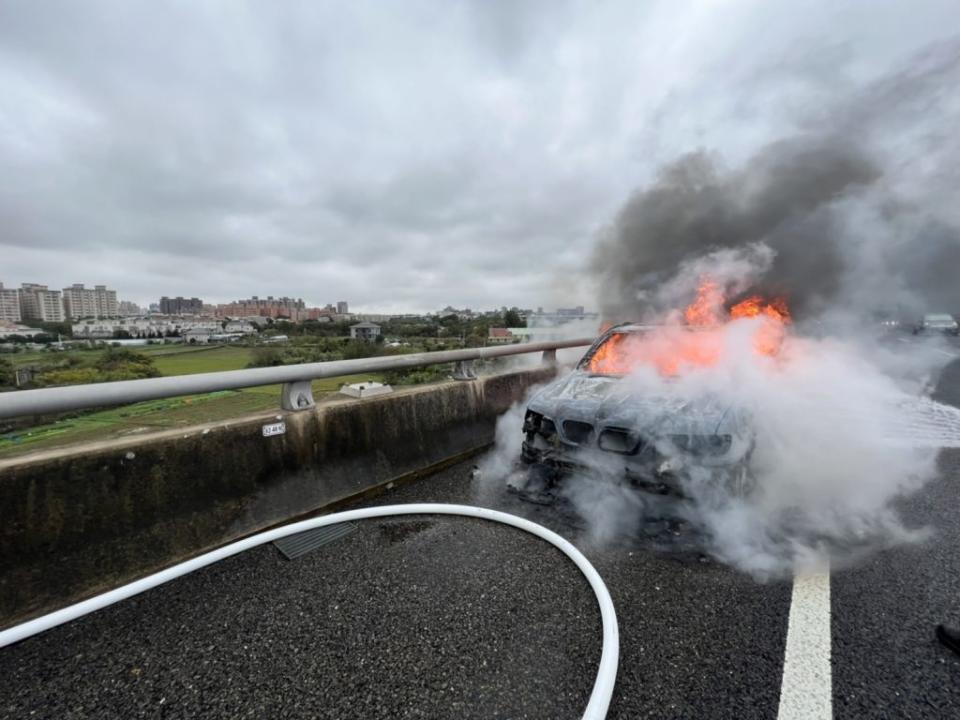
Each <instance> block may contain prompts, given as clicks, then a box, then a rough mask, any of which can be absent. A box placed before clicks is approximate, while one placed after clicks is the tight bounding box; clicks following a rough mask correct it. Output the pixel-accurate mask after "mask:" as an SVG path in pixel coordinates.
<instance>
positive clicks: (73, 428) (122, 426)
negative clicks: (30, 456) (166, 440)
mask: <svg viewBox="0 0 960 720" xmlns="http://www.w3.org/2000/svg"><path fill="white" fill-rule="evenodd" d="M135 349H136V350H137V351H138V352H143V353H144V354H146V355H150V356H151V357H152V358H153V359H154V364H155V365H156V367H157V369H158V370H159V371H160V372H161V373H162V374H163V375H187V374H190V373H203V372H216V371H219V370H239V369H241V368H245V367H246V366H247V363H248V362H249V361H250V356H251V352H252V351H251V349H250V348H246V347H236V346H228V347H224V346H213V347H210V346H203V347H198V348H193V347H190V348H187V347H183V346H170V345H156V346H146V347H144V348H139V347H138V348H135ZM73 352H76V353H77V355H79V356H80V357H81V358H82V364H84V365H87V364H91V363H93V362H94V361H95V360H96V358H97V356H98V353H94V352H82V351H73ZM64 354H66V353H18V354H16V355H14V356H12V358H15V364H16V365H18V366H23V365H30V364H40V363H46V362H51V361H56V360H57V359H58V357H60V356H62V355H64ZM30 356H39V358H38V357H32V358H31V357H30ZM380 379H381V378H380V377H379V376H377V375H354V376H347V377H340V378H329V379H324V380H315V381H314V382H313V393H314V397H315V398H316V399H317V401H318V402H319V401H321V400H322V399H323V397H324V396H330V395H332V394H333V393H336V392H337V391H338V390H339V389H340V386H341V385H343V384H345V383H353V382H361V381H364V380H380ZM279 407H280V386H279V385H266V386H263V387H256V388H247V389H244V390H229V391H223V392H216V393H208V394H205V395H190V396H186V397H180V398H168V399H164V400H151V401H148V402H142V403H137V404H135V405H127V406H123V407H119V408H111V409H109V410H101V411H98V412H93V413H88V414H81V415H79V416H78V417H75V418H68V419H63V420H60V421H57V422H55V423H52V424H49V425H42V426H37V427H32V428H28V429H25V430H17V431H16V432H12V433H7V434H6V435H0V457H11V456H14V455H21V454H24V453H29V452H34V451H37V450H45V449H49V448H53V447H59V446H63V445H74V444H80V443H87V442H93V441H97V440H105V439H109V438H118V437H128V436H134V435H139V434H143V433H150V432H157V431H162V430H170V429H174V428H179V427H190V426H192V425H200V424H203V423H211V422H222V421H224V420H229V419H231V418H236V417H241V416H243V415H247V414H250V413H259V412H269V411H271V410H278V409H279Z"/></svg>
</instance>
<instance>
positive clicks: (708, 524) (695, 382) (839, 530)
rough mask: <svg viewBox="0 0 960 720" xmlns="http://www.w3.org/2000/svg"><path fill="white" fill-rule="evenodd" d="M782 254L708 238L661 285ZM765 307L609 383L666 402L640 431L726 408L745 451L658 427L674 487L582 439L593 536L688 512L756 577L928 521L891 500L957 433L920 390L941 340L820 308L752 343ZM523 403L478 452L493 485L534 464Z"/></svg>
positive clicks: (904, 536) (582, 498) (663, 344)
mask: <svg viewBox="0 0 960 720" xmlns="http://www.w3.org/2000/svg"><path fill="white" fill-rule="evenodd" d="M773 259H774V254H773V251H772V250H770V249H769V248H768V247H765V246H763V245H762V244H757V245H752V246H748V247H746V248H740V249H726V250H722V251H719V252H713V253H708V254H707V255H705V256H703V257H700V258H697V259H695V260H693V261H690V262H687V263H684V264H683V265H682V266H681V267H680V268H679V270H678V272H677V273H676V275H675V276H674V277H672V278H670V279H669V280H668V281H666V282H665V283H664V284H663V285H662V288H661V290H662V293H661V295H660V298H661V299H663V298H670V299H672V300H673V301H674V305H675V306H680V307H682V304H683V302H682V300H683V301H687V302H688V301H689V300H690V299H691V298H692V297H693V296H694V295H695V288H696V283H697V281H698V279H699V277H701V276H702V275H703V274H704V273H705V272H709V274H710V276H711V278H713V279H715V280H716V281H718V282H719V283H720V285H721V286H722V287H724V288H725V289H726V290H727V291H728V292H731V293H737V292H741V291H742V290H744V289H746V288H748V287H750V286H751V285H752V284H753V283H754V282H756V281H757V279H760V278H762V277H763V274H764V272H765V271H766V270H767V269H768V268H769V267H770V266H771V263H772V261H773ZM681 299H682V300H681ZM840 315H841V316H842V317H843V319H844V320H846V319H848V318H846V317H845V316H843V315H842V313H841V314H840ZM765 322H768V321H767V320H766V319H764V318H762V317H755V318H743V319H738V320H734V321H731V322H729V323H727V324H726V325H723V326H722V327H721V328H719V329H711V330H708V331H706V333H704V334H703V337H704V338H708V339H709V341H710V342H711V343H714V345H715V347H716V348H717V349H718V355H717V361H716V362H714V363H712V364H707V365H706V366H701V365H691V366H685V367H682V368H681V372H679V373H677V374H675V375H664V374H662V373H660V372H658V371H657V370H656V369H654V368H653V367H652V366H650V365H641V366H640V367H638V368H637V369H636V370H635V371H634V372H633V373H632V374H630V375H629V376H627V377H624V378H623V379H622V380H620V381H619V382H615V383H612V384H611V387H612V388H613V390H612V393H613V395H615V396H616V397H617V398H619V399H621V400H622V401H624V402H626V403H633V404H634V405H636V404H638V403H646V404H648V405H650V406H651V407H656V408H659V412H660V413H661V416H660V418H659V419H658V421H657V422H658V426H657V427H655V428H653V430H652V431H651V429H650V428H649V427H648V426H645V427H643V428H640V427H638V428H635V430H637V432H638V433H639V432H641V431H642V432H645V433H651V432H653V433H654V434H655V433H656V432H657V431H658V430H659V432H660V433H662V434H663V435H664V436H667V435H669V434H675V433H678V432H679V433H683V432H684V426H683V424H684V423H685V422H687V420H686V418H688V417H689V416H690V414H691V412H693V414H695V413H696V408H698V407H700V406H703V405H705V404H710V405H711V406H712V407H720V408H723V409H724V414H725V416H727V417H729V418H736V419H737V421H736V422H733V423H732V425H733V427H735V428H736V427H739V428H740V430H737V431H735V432H734V433H733V435H732V442H731V446H730V449H729V450H728V451H726V454H725V455H724V456H723V458H726V460H734V461H737V462H732V463H730V464H726V462H725V461H724V460H723V458H720V459H717V458H709V459H706V460H704V459H702V458H701V459H699V460H697V459H692V456H691V455H689V454H687V453H686V452H684V451H680V450H678V449H677V448H676V447H675V446H672V445H671V444H670V443H669V442H661V441H659V440H658V441H657V449H658V451H659V452H660V453H661V454H662V456H663V457H664V458H666V459H667V460H669V461H670V462H671V463H673V466H674V474H675V476H676V477H677V478H678V481H679V484H680V486H681V488H682V491H683V493H684V495H685V496H686V500H681V501H676V500H670V501H668V500H665V499H664V498H663V497H660V496H657V495H652V494H650V493H644V492H640V491H637V490H636V489H633V488H630V487H627V486H625V485H624V483H623V482H622V479H623V462H622V457H621V456H617V455H614V454H611V453H607V452H602V451H599V450H594V451H591V452H581V453H580V454H579V455H578V461H579V462H581V463H583V464H584V465H585V469H584V471H582V472H579V473H578V474H577V475H576V476H574V477H568V478H567V479H566V480H565V481H564V482H563V483H562V485H561V487H562V490H561V491H560V497H561V498H563V499H565V500H567V501H569V502H571V503H572V504H573V506H574V507H575V508H576V510H577V512H578V514H579V515H580V516H581V517H582V518H583V520H584V521H585V522H586V528H587V532H588V538H589V539H590V540H593V541H597V542H611V541H616V540H617V539H618V538H623V537H624V536H625V535H627V534H630V533H635V532H636V531H637V530H638V528H640V527H641V525H642V524H643V523H644V522H645V521H649V520H650V519H653V518H658V517H661V516H669V515H671V514H672V515H673V516H676V517H679V518H682V519H683V520H685V521H686V522H687V523H689V524H691V525H692V526H693V528H695V530H696V533H697V534H699V536H700V539H701V542H702V543H703V547H704V549H705V550H706V551H708V552H709V553H710V554H712V555H713V556H715V557H716V558H718V559H720V560H722V561H724V562H727V563H729V564H731V565H733V566H735V567H737V568H739V569H741V570H744V571H746V572H749V573H751V574H752V575H754V576H755V577H757V578H761V579H762V578H769V577H774V576H779V575H783V574H787V573H790V572H793V571H795V570H797V569H800V568H807V567H809V566H811V565H816V564H817V563H820V562H823V561H824V560H827V559H829V560H830V561H831V562H832V563H834V564H842V563H849V562H854V561H855V560H856V559H858V558H860V557H862V556H863V555H865V554H866V553H868V552H870V551H874V550H876V549H878V548H883V547H888V546H890V545H892V544H896V543H901V542H910V541H915V540H919V539H923V538H925V537H927V535H926V533H925V532H924V531H923V530H915V529H908V528H906V527H904V525H903V524H902V523H901V522H900V520H899V518H898V516H897V513H896V511H895V501H896V500H897V498H900V497H902V496H905V495H907V494H910V493H912V492H915V491H917V490H918V489H919V488H921V487H922V486H923V485H924V484H925V483H926V482H927V481H929V480H930V479H931V478H932V477H933V476H934V474H935V472H936V462H935V461H936V454H937V448H938V447H940V446H960V410H957V409H956V408H953V407H949V406H944V405H940V404H938V403H935V402H933V401H932V400H929V399H926V398H924V397H922V393H923V392H924V391H925V389H928V388H929V387H930V383H931V378H933V377H935V375H936V372H937V371H938V369H939V367H940V366H941V365H942V364H943V363H944V362H945V361H946V356H945V355H944V353H943V351H942V350H941V349H940V348H939V347H938V346H937V343H936V342H935V341H934V342H929V343H922V344H917V343H913V342H911V343H899V342H883V341H882V340H880V339H878V338H877V333H876V330H877V327H875V326H872V325H869V324H864V322H863V320H862V318H861V319H860V323H859V325H854V324H850V323H848V322H845V321H844V322H840V321H839V320H837V319H835V318H830V317H828V316H824V317H822V318H820V319H819V321H818V322H812V323H809V324H808V325H806V326H805V327H804V328H793V329H791V330H790V331H789V332H788V334H787V336H786V339H785V340H784V343H783V345H782V347H781V349H780V352H779V353H777V354H776V355H773V356H769V355H765V354H762V353H758V352H757V350H756V347H755V342H756V338H757V333H758V331H761V329H762V327H763V324H764V323H765ZM838 329H839V330H838ZM689 332H690V331H687V330H683V329H681V328H679V327H678V326H677V325H675V324H673V325H665V326H663V327H661V328H655V329H652V330H650V331H649V332H648V335H646V336H645V338H646V339H645V340H644V341H643V342H645V343H648V344H652V345H654V346H656V347H657V348H658V350H657V352H664V351H665V350H663V348H669V347H670V344H671V342H673V339H674V337H675V336H676V334H677V333H689ZM658 343H659V345H658ZM666 351H668V350H666ZM534 394H535V393H534ZM526 404H527V403H526V402H523V403H520V404H518V405H516V406H515V407H514V408H512V409H511V411H510V412H509V413H507V414H506V415H505V416H504V417H503V418H501V420H500V422H499V423H498V427H497V446H496V451H495V452H493V453H491V454H490V455H489V456H488V457H487V458H486V459H485V460H484V463H483V466H482V470H483V473H484V476H485V478H486V487H487V488H488V490H489V488H490V487H491V485H490V483H491V482H497V483H503V480H504V478H506V479H507V480H508V482H510V483H512V484H514V485H521V486H522V485H523V483H524V481H525V480H526V477H525V476H524V475H523V474H522V473H523V470H522V468H521V467H520V465H519V463H518V459H519V457H520V444H521V441H522V437H523V435H522V431H521V425H522V422H523V415H524V411H525V408H526ZM691 409H692V411H691ZM690 432H694V431H692V430H691V431H690ZM494 478H495V480H493V479H494ZM499 487H500V488H501V489H502V487H503V485H502V484H500V486H499Z"/></svg>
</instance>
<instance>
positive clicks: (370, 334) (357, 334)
mask: <svg viewBox="0 0 960 720" xmlns="http://www.w3.org/2000/svg"><path fill="white" fill-rule="evenodd" d="M350 337H351V338H352V339H354V340H368V341H370V342H373V341H374V340H376V339H377V338H378V337H380V326H379V325H377V324H376V323H372V322H360V323H357V324H356V325H351V326H350Z"/></svg>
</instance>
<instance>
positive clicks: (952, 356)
mask: <svg viewBox="0 0 960 720" xmlns="http://www.w3.org/2000/svg"><path fill="white" fill-rule="evenodd" d="M937 352H938V353H940V354H941V355H946V356H947V357H948V358H955V357H956V356H957V354H956V353H952V352H947V351H946V350H940V349H937Z"/></svg>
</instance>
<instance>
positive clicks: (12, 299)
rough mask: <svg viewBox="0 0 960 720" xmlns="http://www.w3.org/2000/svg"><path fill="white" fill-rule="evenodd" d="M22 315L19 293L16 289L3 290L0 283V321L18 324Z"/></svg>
mask: <svg viewBox="0 0 960 720" xmlns="http://www.w3.org/2000/svg"><path fill="white" fill-rule="evenodd" d="M22 319H23V315H22V314H21V313H20V293H19V292H17V290H16V288H5V287H4V286H3V283H2V282H0V320H9V321H10V322H20V321H21V320H22Z"/></svg>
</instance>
